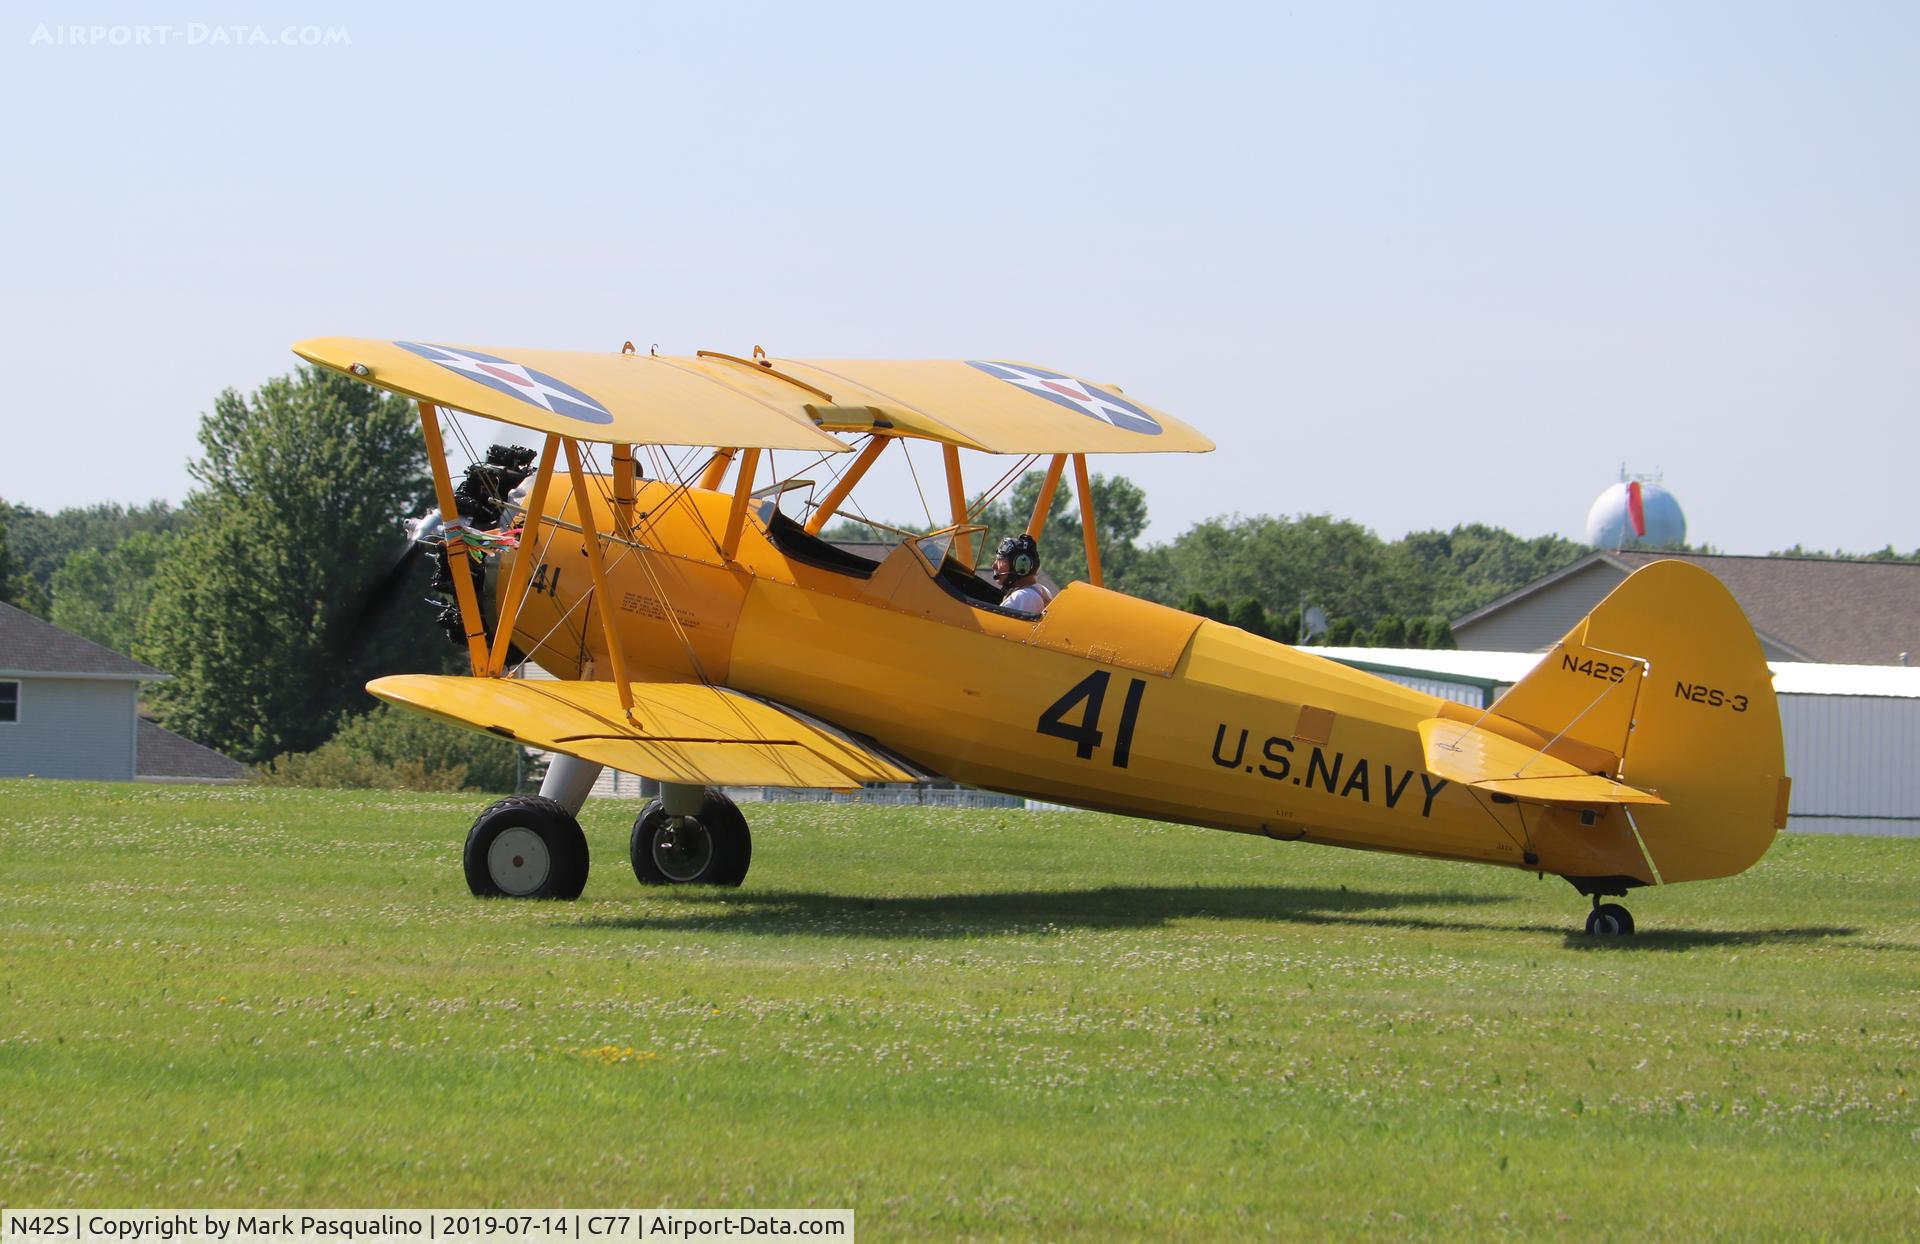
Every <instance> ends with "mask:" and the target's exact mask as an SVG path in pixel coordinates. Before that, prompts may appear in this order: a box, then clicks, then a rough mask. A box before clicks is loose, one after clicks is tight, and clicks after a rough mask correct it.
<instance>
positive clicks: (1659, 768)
mask: <svg viewBox="0 0 1920 1244" xmlns="http://www.w3.org/2000/svg"><path fill="white" fill-rule="evenodd" d="M1493 711H1494V712H1495V713H1497V714H1499V715H1500V716H1502V717H1505V718H1507V719H1509V720H1512V721H1518V722H1521V723H1524V724H1525V725H1528V726H1531V727H1532V728H1533V729H1535V730H1538V731H1540V732H1541V733H1543V734H1545V735H1547V736H1548V737H1549V738H1551V739H1554V740H1556V741H1559V742H1560V743H1561V744H1562V745H1563V750H1564V748H1565V747H1572V748H1576V749H1578V750H1581V751H1588V750H1589V749H1590V750H1591V751H1592V752H1593V753H1594V754H1611V755H1612V756H1617V757H1618V758H1619V767H1618V770H1617V771H1616V772H1615V773H1613V774H1610V775H1609V776H1612V777H1616V778H1618V779H1619V780H1620V781H1622V782H1625V783H1627V784H1629V785H1631V786H1635V787H1638V788H1639V789H1641V790H1645V791H1650V792H1652V793H1654V794H1657V795H1659V796H1660V797H1661V798H1662V799H1664V800H1666V804H1665V806H1651V807H1637V808H1633V809H1630V810H1629V809H1623V810H1622V813H1621V815H1623V816H1628V817H1630V825H1631V828H1632V830H1633V831H1634V833H1635V834H1636V835H1637V836H1638V838H1639V840H1640V844H1641V846H1642V847H1643V849H1644V851H1645V854H1646V857H1647V860H1648V863H1649V865H1650V868H1651V871H1652V873H1653V877H1654V879H1657V880H1659V881H1664V882H1673V881H1697V880H1702V879H1705V878H1709V877H1729V876H1732V875H1733V874H1735V873H1738V872H1741V871H1744V870H1745V869H1746V868H1748V867H1750V866H1751V865H1752V864H1753V863H1754V862H1755V861H1757V860H1758V859H1759V858H1760V857H1761V856H1762V855H1764V854H1766V850H1767V848H1768V847H1769V846H1771V845H1772V843H1773V838H1774V834H1775V832H1776V831H1777V830H1778V829H1779V828H1780V827H1781V826H1782V825H1784V824H1785V823H1786V811H1787V809H1786V799H1787V789H1788V787H1787V778H1786V773H1785V767H1786V762H1785V753H1784V749H1783V747H1782V744H1781V739H1780V709H1779V705H1778V704H1777V703H1776V702H1775V700H1774V695H1773V676H1772V674H1771V673H1770V672H1769V671H1768V669H1767V663H1766V658H1765V657H1764V656H1763V655H1762V653H1761V650H1760V641H1759V640H1758V639H1757V638H1755V636H1754V633H1753V627H1752V626H1751V625H1749V624H1748V622H1747V618H1746V615H1745V614H1744V613H1742V612H1741V610H1740V606H1739V604H1738V603H1737V602H1736V601H1735V600H1734V599H1733V596H1732V594H1731V593H1729V592H1728V591H1727V589H1726V587H1725V586H1724V585H1723V584H1722V583H1721V582H1720V581H1719V580H1718V579H1716V578H1714V577H1713V576H1712V575H1711V574H1708V573H1707V572H1706V571H1704V570H1702V569H1700V568H1699V567H1698V566H1695V565H1693V564H1691V563H1689V562H1681V561H1661V562H1654V563H1652V564H1651V565H1648V566H1643V567H1641V568H1640V569H1639V570H1638V571H1636V572H1634V573H1633V574H1632V575H1630V576H1629V577H1628V578H1627V580H1626V582H1624V583H1622V584H1621V585H1620V586H1619V587H1617V588H1615V589H1614V590H1613V592H1612V593H1611V594H1610V595H1608V597H1607V598H1606V599H1605V600H1603V601H1601V602H1600V603H1599V604H1598V605H1596V606H1595V607H1594V610H1593V612H1592V613H1590V614H1588V615H1587V616H1586V617H1585V618H1582V619H1581V620H1580V621H1579V622H1578V623H1577V624H1575V626H1574V628H1573V629H1572V630H1571V631H1568V632H1567V635H1566V637H1565V638H1564V639H1562V640H1561V641H1560V644H1559V645H1558V646H1556V647H1555V648H1554V649H1553V651H1552V652H1550V653H1548V655H1547V657H1546V659H1545V660H1543V661H1541V663H1540V665H1539V666H1538V667H1537V668H1536V669H1535V670H1534V671H1533V672H1532V673H1530V674H1528V675H1527V677H1526V678H1524V679H1522V680H1521V681H1520V682H1519V683H1517V684H1515V685H1514V687H1513V689H1512V690H1510V691H1508V692H1507V694H1506V695H1504V696H1502V697H1501V698H1500V700H1499V702H1498V703H1496V704H1495V705H1494V707H1493Z"/></svg>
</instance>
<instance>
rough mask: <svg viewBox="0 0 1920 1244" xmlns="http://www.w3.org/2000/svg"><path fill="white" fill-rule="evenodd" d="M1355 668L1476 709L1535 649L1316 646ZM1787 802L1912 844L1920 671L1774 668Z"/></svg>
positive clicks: (1821, 827)
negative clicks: (1788, 781)
mask: <svg viewBox="0 0 1920 1244" xmlns="http://www.w3.org/2000/svg"><path fill="white" fill-rule="evenodd" d="M1313 651H1314V652H1315V653H1317V654H1319V655H1322V656H1326V657H1330V658H1332V659H1333V660H1335V661H1339V662H1341V663H1342V664H1346V665H1351V666H1353V667H1355V668H1356V669H1364V670H1368V671H1370V672H1372V673H1376V674H1379V675H1380V676H1381V677H1383V678H1390V679H1392V680H1393V681H1394V682H1397V683H1402V684H1404V685H1406V686H1409V687H1415V688H1417V689H1419V690H1421V691H1425V692H1426V693H1427V694H1429V695H1435V696H1439V697H1441V698H1442V699H1448V700H1457V701H1459V702H1460V703H1462V704H1472V705H1475V706H1480V707H1485V706H1487V705H1491V704H1492V703H1493V701H1494V700H1495V699H1496V698H1497V697H1498V696H1499V694H1500V693H1501V692H1503V691H1505V690H1506V689H1507V688H1508V687H1511V686H1512V685H1513V684H1514V683H1516V682H1518V681H1519V680H1520V679H1522V678H1524V677H1526V675H1527V672H1528V671H1529V670H1531V669H1532V668H1533V667H1534V666H1535V665H1537V664H1539V662H1540V656H1541V654H1540V653H1537V652H1456V651H1452V650H1438V649H1419V648H1316V649H1313ZM1770 668H1771V669H1772V670H1773V690H1774V694H1775V695H1777V696H1778V697H1779V700H1780V728H1781V733H1782V734H1783V735H1784V736H1785V741H1786V749H1787V773H1788V775H1789V776H1790V777H1792V778H1793V804H1792V808H1791V810H1790V812H1789V815H1788V818H1787V828H1788V829H1790V830H1796V831H1800V832H1804V833H1827V834H1879V835H1894V836H1900V837H1920V667H1906V666H1898V665H1819V664H1814V663H1811V662H1805V661H1776V662H1773V663H1771V665H1770Z"/></svg>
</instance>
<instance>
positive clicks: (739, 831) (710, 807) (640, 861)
mask: <svg viewBox="0 0 1920 1244" xmlns="http://www.w3.org/2000/svg"><path fill="white" fill-rule="evenodd" d="M696 796H697V800H698V801H697V802H696V801H695V798H696ZM628 853H629V854H630V855H631V857H632V859H633V875H634V876H635V877H638V878H639V879H640V884H641V885H739V884H740V883H741V882H742V881H744V880H746V876H747V866H748V865H749V864H750V863H752V861H753V838H752V836H751V835H750V834H749V833H748V832H747V818H746V817H744V816H742V815H741V814H740V809H739V808H738V807H737V806H735V804H734V802H733V800H731V799H729V798H727V797H726V796H725V795H723V794H721V793H720V792H719V791H716V790H708V791H701V790H700V788H698V787H693V788H675V787H668V788H667V789H666V790H665V792H664V793H663V795H662V797H661V798H659V799H655V800H653V801H652V802H651V803H649V804H647V806H646V807H645V808H644V809H642V810H641V812H640V817H639V819H638V820H636V821H634V823H633V839H632V841H631V842H630V843H629V849H628Z"/></svg>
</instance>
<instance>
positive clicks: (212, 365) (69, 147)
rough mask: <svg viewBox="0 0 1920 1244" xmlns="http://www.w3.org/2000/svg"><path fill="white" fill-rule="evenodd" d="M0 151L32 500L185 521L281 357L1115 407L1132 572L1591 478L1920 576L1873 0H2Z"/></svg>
mask: <svg viewBox="0 0 1920 1244" xmlns="http://www.w3.org/2000/svg"><path fill="white" fill-rule="evenodd" d="M229 26H238V27H239V28H240V29H239V31H237V32H234V31H227V33H226V34H224V35H223V34H222V33H221V32H222V31H223V30H225V29H226V28H227V27H229ZM0 116H3V117H4V118H5V120H4V122H0V125H4V126H5V129H6V138H7V143H6V149H7V152H8V159H7V179H6V188H7V193H5V194H4V195H0V239H3V240H4V241H3V242H0V245H4V247H5V256H6V262H5V264H4V266H3V267H0V272H4V276H0V339H4V340H5V342H6V343H7V361H8V363H9V364H10V366H9V367H8V384H7V386H6V388H7V394H8V398H9V400H8V404H7V410H6V413H5V414H4V415H0V427H4V429H5V433H4V437H0V497H5V498H6V499H8V500H12V501H15V502H20V503H25V504H28V505H33V506H38V507H40V508H43V509H52V508H57V507H61V506H68V505H80V504H88V503H92V502H96V501H107V500H117V501H123V502H134V501H141V500H145V499H147V498H150V497H156V496H157V497H165V498H169V499H173V500H178V499H180V498H182V497H183V496H184V495H185V494H186V492H187V490H188V488H189V487H190V485H191V481H190V479H189V477H188V476H187V473H186V470H185V463H186V460H187V459H188V458H189V457H190V456H191V455H192V454H193V453H195V452H196V449H197V446H196V443H195V440H194V433H195V429H196V427H197V423H198V419H199V416H200V415H201V413H202V412H204V411H206V410H208V409H210V407H211V405H212V402H213V399H214V397H215V395H216V394H218V393H219V392H220V391H221V390H222V389H224V388H228V387H233V388H237V389H240V390H242V391H248V390H251V389H252V388H254V387H255V386H257V385H258V384H260V383H261V382H262V381H264V380H266V379H268V378H269V377H271V376H274V375H277V374H281V373H284V372H286V371H289V370H290V369H291V368H292V367H293V366H294V365H295V363H296V362H297V360H296V359H295V358H294V357H293V355H292V354H291V353H290V352H289V349H288V347H289V346H290V345H291V343H292V342H294V341H296V340H299V339H301V338H305V337H311V336H324V335H344V336H369V337H394V338H401V337H404V338H410V339H416V340H428V341H441V342H459V343H466V344H473V345H483V346H484V345H493V346H515V345H518V346H540V347H550V348H569V349H616V348H618V346H619V345H620V343H621V342H622V341H624V340H628V339H631V340H633V341H635V342H637V343H639V344H640V346H641V348H643V349H644V348H647V347H649V346H651V345H654V344H656V343H657V344H658V346H659V348H660V350H661V352H662V353H691V352H692V351H693V350H695V349H700V348H705V349H718V350H725V351H729V352H733V353H746V352H747V351H748V350H749V349H751V347H752V346H754V345H756V344H758V345H764V346H765V347H766V348H767V349H768V350H769V351H771V352H772V353H774V354H776V355H784V356H788V357H796V358H807V357H825V358H835V357H838V358H849V357H869V356H871V357H916V358H917V357H939V358H951V357H965V358H989V359H995V358H1011V359H1022V360H1026V361H1029V362H1034V363H1039V364H1041V365H1043V366H1046V367H1052V368H1057V369H1059V370H1062V371H1069V372H1072V373H1075V374H1078V375H1082V376H1085V377H1087V378H1088V379H1091V380H1095V381H1101V382H1110V383H1116V384H1119V385H1122V386H1123V387H1124V388H1125V391H1126V393H1127V394H1128V396H1130V397H1133V398H1135V399H1138V400H1141V401H1144V402H1147V403H1149V404H1150V405H1153V406H1156V407H1159V408H1160V409H1162V410H1165V411H1167V412H1169V413H1172V414H1174V415H1177V416H1178V417H1180V418H1182V419H1184V420H1185V421H1187V422H1188V423H1191V424H1193V425H1195V426H1196V427H1198V428H1200V429H1201V430H1203V431H1204V432H1206V433H1207V434H1208V435H1209V436H1211V437H1212V438H1213V440H1214V441H1215V442H1216V443H1217V444H1218V445H1219V451H1218V452H1216V453H1214V454H1211V455H1205V456H1188V455H1151V456H1140V457H1130V458H1125V459H1121V458H1117V457H1115V458H1107V459H1097V460H1095V462H1094V468H1095V470H1102V471H1110V472H1114V471H1117V472H1119V473H1122V474H1126V475H1128V476H1130V477H1131V478H1133V479H1134V480H1136V481H1137V482H1139V483H1140V484H1141V485H1142V486H1143V487H1144V488H1145V489H1146V491H1147V495H1148V501H1149V504H1150V507H1151V513H1152V519H1153V521H1152V526H1151V528H1150V529H1149V536H1150V537H1151V538H1155V539H1168V538H1171V537H1172V536H1174V535H1176V534H1178V533H1179V532H1180V531H1181V530H1183V529H1184V528H1185V527H1187V526H1188V525H1190V524H1191V523H1193V522H1195V521H1197V520H1200V519H1202V518H1206V517H1211V516H1215V515H1222V514H1227V513H1233V512H1239V513H1246V514H1257V513H1272V514H1296V513H1328V514H1333V515H1336V516H1338V517H1342V518H1351V519H1354V520H1357V521H1359V522H1361V523H1363V524H1365V525H1366V526H1368V527H1371V528H1373V529H1374V530H1376V531H1378V532H1379V533H1380V534H1381V535H1382V536H1384V537H1387V538H1389V539H1392V538H1396V537H1398V536H1400V535H1401V534H1403V533H1405V532H1407V531H1409V530H1421V529H1429V528H1447V527H1451V526H1453V525H1455V524H1458V523H1468V522H1483V523H1489V524H1493V525H1497V526H1502V527H1506V528H1508V529H1510V530H1512V531H1515V532H1518V533H1520V534H1522V535H1528V536H1532V535H1543V534H1549V533H1558V534H1562V535H1568V536H1573V537H1576V538H1577V537H1578V536H1579V535H1580V534H1581V532H1582V531H1583V529H1584V522H1585V516H1586V511H1587V507H1588V505H1589V503H1590V502H1591V501H1592V500H1593V498H1594V497H1595V496H1597V495H1598V494H1599V493H1600V491H1601V490H1602V489H1604V488H1605V487H1606V486H1607V485H1608V484H1609V483H1611V482H1612V481H1614V480H1615V479H1617V478H1618V477H1619V473H1620V470H1621V467H1622V465H1623V464H1624V465H1625V466H1626V467H1627V468H1628V469H1629V470H1631V471H1634V472H1645V473H1653V472H1661V473H1663V475H1664V479H1665V482H1666V485H1667V487H1669V488H1670V489H1671V490H1672V491H1673V493H1674V494H1675V495H1676V496H1677V497H1678V498H1679V500H1680V502H1681V504H1682V505H1683V507H1684V508H1685V510H1686V513H1687V516H1688V520H1689V532H1688V536H1689V539H1690V540H1692V541H1693V542H1695V543H1701V542H1705V543H1710V544H1712V545H1714V546H1715V547H1717V548H1719V549H1721V550H1722V551H1726V552H1734V553H1764V552H1767V551H1769V550H1772V549H1778V548H1783V547H1786V546H1789V545H1792V544H1795V543H1800V544H1805V545H1807V546H1810V547H1822V548H1843V549H1851V550H1859V551H1864V550H1870V549H1876V548H1880V547H1883V546H1885V545H1888V544H1892V545H1894V546H1896V547H1898V548H1900V549H1902V550H1912V549H1915V548H1920V505H1916V504H1915V503H1914V499H1913V498H1914V491H1915V465H1916V456H1917V455H1916V450H1920V224H1916V222H1920V158H1916V157H1920V6H1916V5H1913V4H1909V3H1888V4H1861V3H1830V4H1821V5H1814V4H1811V3H1807V4H1799V5H1782V4H1766V3H1731V4H1716V3H1704V2H1702V3H1686V4H1672V3H1655V4H1632V3H1610V4H1604V5H1602V4H1591V5H1574V4H1552V5H1541V4H1534V3H1513V4H1474V3H1447V4H1429V5H1419V4H1366V3H1350V2H1341V3H1324V4H1296V5H1291V6H1287V5H1278V4H1263V5H1248V6H1235V5H1214V4H1207V3H1186V4H1180V5H1166V4H1155V5H1145V6H1132V5H1126V4H1114V3H1101V4H1062V5H1048V4H1040V3H1022V4H996V3H968V4H964V5H908V4H899V3H888V4H875V5H834V4H829V3H824V2H823V3H809V4H792V3H785V4H766V5H757V4H755V5H747V4H728V5H719V4H715V5H695V4H684V3H676V4H671V5H657V4H649V3H645V2H636V3H626V4H619V5H609V6H605V7H595V6H584V7H576V6H570V5H564V4H552V5H544V6H527V5H524V4H516V5H510V6H490V5H485V4H465V5H459V6H444V7H427V6H419V7H417V8H416V7H408V8H404V9H403V8H401V7H400V6H393V5H385V4H382V5H362V4H354V3H345V4H341V3H334V4H291V5H271V4H268V5H248V6H244V7H239V6H234V7H222V6H221V5H218V4H199V3H196V4H191V5H187V6H184V7H178V8H176V7H175V6H173V5H172V4H170V3H168V2H167V0H160V2H158V3H147V4H143V5H139V6H132V5H128V6H115V5H86V4H77V5H76V4H54V3H52V2H51V0H47V2H45V3H39V4H36V3H34V2H32V0H29V2H28V3H24V4H20V5H13V6H9V7H8V9H7V12H6V15H5V16H4V17H0ZM921 461H922V463H923V465H924V464H928V463H931V462H932V461H933V459H932V456H931V455H927V456H925V457H923V458H922V459H921ZM969 470H970V472H974V473H975V474H972V475H970V480H974V479H978V480H980V481H981V482H985V478H986V476H987V473H988V470H989V468H988V466H987V464H986V463H984V462H981V463H970V464H969ZM994 473H995V474H997V471H995V472H994ZM930 491H932V489H930ZM937 504H938V502H937V499H936V506H937ZM918 507H919V502H918V501H917V500H916V499H914V494H913V490H912V486H911V484H910V483H905V482H903V481H901V480H899V479H895V480H893V481H891V482H886V483H883V484H882V485H881V487H880V489H879V491H878V493H877V495H876V496H874V497H872V498H870V503H869V504H868V506H867V509H868V512H869V513H874V514H876V515H878V514H880V513H882V512H888V513H893V514H896V515H900V516H909V515H911V514H912V513H913V512H915V511H917V509H918Z"/></svg>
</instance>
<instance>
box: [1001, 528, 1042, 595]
mask: <svg viewBox="0 0 1920 1244" xmlns="http://www.w3.org/2000/svg"><path fill="white" fill-rule="evenodd" d="M994 559H995V560H996V561H1004V562H1006V563H1007V575H1006V577H1005V578H1004V579H1001V580H1000V586H1001V587H1005V586H1007V584H1009V583H1012V582H1014V581H1015V580H1016V579H1024V578H1026V577H1027V576H1028V575H1030V574H1032V573H1033V572H1034V571H1036V570H1038V569H1040V546H1039V545H1037V544H1035V543H1034V542H1033V537H1032V536H1030V535H1028V534H1027V533H1026V532H1024V531H1023V532H1021V533H1020V534H1019V535H1017V536H1008V537H1007V538H1006V539H1004V540H1002V541H1001V542H1000V547H999V548H998V549H996V550H994Z"/></svg>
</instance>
